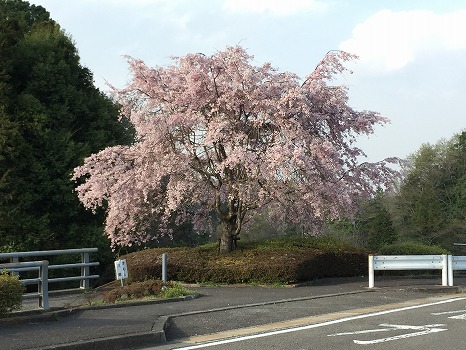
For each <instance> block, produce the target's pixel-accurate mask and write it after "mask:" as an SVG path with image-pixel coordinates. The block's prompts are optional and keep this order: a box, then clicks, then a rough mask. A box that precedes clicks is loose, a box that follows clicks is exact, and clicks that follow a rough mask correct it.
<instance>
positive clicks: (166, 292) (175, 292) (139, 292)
mask: <svg viewBox="0 0 466 350" xmlns="http://www.w3.org/2000/svg"><path fill="white" fill-rule="evenodd" d="M192 293H193V292H191V291H190V290H188V289H186V288H184V287H183V286H181V285H180V284H179V283H174V282H167V283H165V284H163V282H162V281H160V280H146V281H142V282H133V283H130V284H128V285H126V286H123V287H117V288H115V289H112V290H110V291H108V292H106V293H104V294H103V295H102V298H103V300H104V301H105V302H107V303H116V302H118V301H126V300H132V299H141V298H147V297H160V298H172V297H178V296H183V295H189V294H192Z"/></svg>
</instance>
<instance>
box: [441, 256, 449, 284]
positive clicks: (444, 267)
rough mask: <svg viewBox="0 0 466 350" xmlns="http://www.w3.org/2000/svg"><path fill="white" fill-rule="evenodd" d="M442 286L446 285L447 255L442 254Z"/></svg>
mask: <svg viewBox="0 0 466 350" xmlns="http://www.w3.org/2000/svg"><path fill="white" fill-rule="evenodd" d="M442 286H448V256H447V255H445V254H442Z"/></svg>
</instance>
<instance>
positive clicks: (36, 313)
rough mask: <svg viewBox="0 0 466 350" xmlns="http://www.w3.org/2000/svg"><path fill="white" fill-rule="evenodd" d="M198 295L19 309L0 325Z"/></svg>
mask: <svg viewBox="0 0 466 350" xmlns="http://www.w3.org/2000/svg"><path fill="white" fill-rule="evenodd" d="M200 296H201V295H200V294H193V295H186V296H182V297H176V298H168V299H157V300H145V301H133V302H122V303H118V304H108V305H95V306H77V307H71V308H61V307H55V308H50V309H49V310H46V311H43V310H31V311H24V312H21V311H20V312H17V313H15V314H12V315H10V316H8V317H5V318H0V325H1V326H8V325H18V324H21V323H24V322H38V321H44V320H59V319H60V318H63V317H68V316H71V315H74V314H76V313H79V312H82V311H88V310H102V309H117V308H122V307H127V306H141V305H142V306H143V305H150V304H165V303H172V302H180V301H186V300H192V299H196V298H199V297H200ZM149 333H150V332H149Z"/></svg>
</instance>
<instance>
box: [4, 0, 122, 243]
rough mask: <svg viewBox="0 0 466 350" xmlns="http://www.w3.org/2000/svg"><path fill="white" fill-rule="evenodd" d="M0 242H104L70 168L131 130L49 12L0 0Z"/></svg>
mask: <svg viewBox="0 0 466 350" xmlns="http://www.w3.org/2000/svg"><path fill="white" fill-rule="evenodd" d="M0 45H1V50H0V55H1V60H0V193H1V198H0V236H1V237H2V242H1V243H0V245H2V246H3V247H0V250H38V249H54V248H60V249H61V248H71V247H82V246H91V245H92V246H95V245H98V246H100V247H106V246H108V242H107V240H106V238H104V237H103V236H102V221H103V216H102V215H98V216H93V215H91V214H90V213H88V212H86V211H85V210H84V209H83V208H82V207H81V206H80V204H79V201H78V200H77V198H76V195H75V194H74V184H73V183H72V182H71V181H70V174H71V172H72V170H73V168H75V167H76V166H77V165H79V164H81V163H82V160H83V158H84V157H85V156H88V155H89V154H91V153H92V152H96V151H99V150H101V149H103V148H105V147H106V146H109V145H113V144H121V143H128V142H129V141H130V136H129V135H130V134H129V133H128V131H127V129H125V128H124V127H123V125H122V124H121V123H119V122H118V121H117V116H118V107H117V106H116V105H115V104H113V102H112V101H111V100H110V99H109V98H108V97H107V96H105V95H104V94H103V93H102V92H100V91H99V90H98V89H97V88H96V87H94V83H93V77H92V74H91V72H90V71H89V70H88V69H87V68H85V67H83V66H81V64H80V59H79V55H78V53H77V50H76V48H75V45H74V43H73V42H72V40H71V39H70V38H69V37H68V36H67V35H66V34H65V33H64V31H63V30H62V29H61V28H60V26H59V25H58V24H57V23H56V22H55V21H53V20H52V19H51V18H50V16H49V14H48V12H47V11H46V10H45V9H44V8H42V7H40V6H34V5H30V4H29V3H27V2H24V1H20V0H0Z"/></svg>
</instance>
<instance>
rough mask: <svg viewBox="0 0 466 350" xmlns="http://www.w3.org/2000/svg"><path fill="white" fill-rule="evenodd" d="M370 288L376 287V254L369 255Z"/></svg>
mask: <svg viewBox="0 0 466 350" xmlns="http://www.w3.org/2000/svg"><path fill="white" fill-rule="evenodd" d="M369 288H374V256H373V255H372V254H371V255H369Z"/></svg>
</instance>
